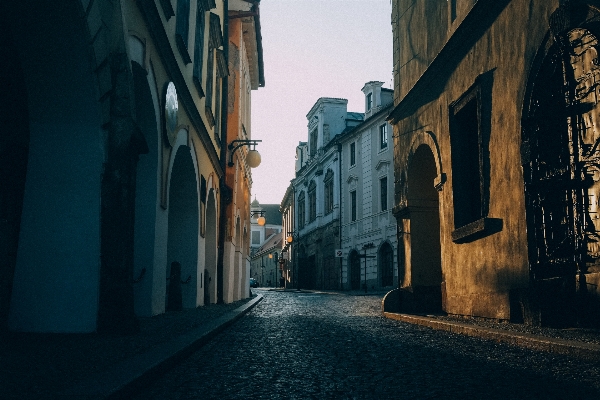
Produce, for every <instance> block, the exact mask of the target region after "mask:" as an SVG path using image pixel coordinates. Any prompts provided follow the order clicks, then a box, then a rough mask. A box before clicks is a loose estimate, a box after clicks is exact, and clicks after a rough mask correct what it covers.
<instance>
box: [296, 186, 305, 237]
mask: <svg viewBox="0 0 600 400" xmlns="http://www.w3.org/2000/svg"><path fill="white" fill-rule="evenodd" d="M305 222H306V200H305V196H304V192H300V194H299V195H298V228H300V229H302V228H304V223H305Z"/></svg>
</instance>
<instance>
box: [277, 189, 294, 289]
mask: <svg viewBox="0 0 600 400" xmlns="http://www.w3.org/2000/svg"><path fill="white" fill-rule="evenodd" d="M294 210H295V204H294V186H292V185H291V184H290V185H289V186H288V187H287V189H286V191H285V194H284V195H283V199H282V200H281V204H280V205H279V212H280V213H281V235H282V240H283V247H282V249H281V258H282V259H283V260H284V261H283V262H281V264H282V275H283V277H284V280H285V287H286V288H297V285H298V282H297V279H296V267H297V264H295V263H294V260H295V258H294V254H295V253H294V250H295V248H296V243H294V241H295V240H296V239H297V234H296V231H295V228H296V225H295V222H294V221H295V217H294V212H295V211H294Z"/></svg>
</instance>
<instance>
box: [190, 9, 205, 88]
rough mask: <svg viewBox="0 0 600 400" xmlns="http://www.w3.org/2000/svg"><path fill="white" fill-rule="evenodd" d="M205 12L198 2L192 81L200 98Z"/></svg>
mask: <svg viewBox="0 0 600 400" xmlns="http://www.w3.org/2000/svg"><path fill="white" fill-rule="evenodd" d="M205 14H206V10H205V9H204V4H203V3H202V2H201V1H199V2H198V12H197V14H196V39H195V41H194V71H193V80H194V85H195V86H196V89H197V90H198V93H200V96H204V90H203V89H202V63H203V62H204V28H205V26H206V22H205V19H206V18H205V17H206V15H205Z"/></svg>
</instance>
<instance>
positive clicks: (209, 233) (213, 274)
mask: <svg viewBox="0 0 600 400" xmlns="http://www.w3.org/2000/svg"><path fill="white" fill-rule="evenodd" d="M204 265H205V267H204V268H205V273H207V272H208V277H209V280H210V282H207V283H208V285H205V286H204V290H205V291H207V290H208V299H209V302H210V303H216V302H217V204H216V199H215V191H214V189H211V190H210V191H209V193H208V199H207V201H206V238H205V246H204ZM205 282H206V279H205ZM205 299H206V293H205ZM205 302H206V301H205Z"/></svg>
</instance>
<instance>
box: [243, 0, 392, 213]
mask: <svg viewBox="0 0 600 400" xmlns="http://www.w3.org/2000/svg"><path fill="white" fill-rule="evenodd" d="M391 13H392V5H391V2H390V0H262V1H261V3H260V23H261V30H262V44H263V52H264V67H265V87H263V88H259V89H258V90H253V91H252V122H251V123H252V139H260V140H262V141H263V142H262V143H260V144H259V145H258V146H257V147H256V149H257V150H258V151H259V152H260V154H261V157H262V163H261V164H260V166H259V167H258V168H254V169H253V170H252V180H253V185H252V200H254V198H255V197H256V199H257V200H258V201H259V202H260V203H261V204H279V203H281V200H282V199H283V195H284V194H285V190H286V189H287V187H288V185H289V183H290V180H291V179H293V178H294V163H295V155H296V153H295V152H296V146H297V145H298V142H300V141H307V137H308V130H307V122H308V121H307V120H306V114H308V112H309V111H310V109H311V107H312V106H313V105H314V104H315V103H316V101H317V100H318V99H319V98H320V97H338V98H344V99H348V111H353V112H364V95H363V93H362V92H361V91H360V90H361V89H362V87H363V86H364V84H365V83H366V82H368V81H381V82H384V85H383V87H384V88H388V89H392V88H393V85H392V69H393V64H392V26H391Z"/></svg>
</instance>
